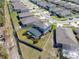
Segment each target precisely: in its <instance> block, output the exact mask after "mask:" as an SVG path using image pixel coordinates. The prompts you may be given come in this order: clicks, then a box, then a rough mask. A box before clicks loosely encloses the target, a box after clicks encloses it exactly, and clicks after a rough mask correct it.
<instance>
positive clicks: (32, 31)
mask: <svg viewBox="0 0 79 59" xmlns="http://www.w3.org/2000/svg"><path fill="white" fill-rule="evenodd" d="M29 32H30V33H31V34H32V35H33V36H35V37H38V38H39V37H40V36H41V32H40V31H38V30H37V29H34V28H31V29H30V30H29Z"/></svg>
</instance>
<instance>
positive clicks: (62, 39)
mask: <svg viewBox="0 0 79 59" xmlns="http://www.w3.org/2000/svg"><path fill="white" fill-rule="evenodd" d="M56 41H57V43H61V44H67V45H78V42H77V40H76V38H75V35H74V34H73V31H72V30H71V29H70V28H61V27H58V28H57V30H56Z"/></svg>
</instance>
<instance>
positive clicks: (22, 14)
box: [19, 12, 33, 17]
mask: <svg viewBox="0 0 79 59" xmlns="http://www.w3.org/2000/svg"><path fill="white" fill-rule="evenodd" d="M28 16H33V15H32V13H30V12H24V13H19V17H28Z"/></svg>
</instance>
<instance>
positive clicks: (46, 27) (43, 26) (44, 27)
mask: <svg viewBox="0 0 79 59" xmlns="http://www.w3.org/2000/svg"><path fill="white" fill-rule="evenodd" d="M32 24H33V27H34V28H37V29H38V30H40V32H41V33H42V34H46V33H47V32H49V31H51V24H49V23H47V22H41V21H40V22H34V23H32Z"/></svg>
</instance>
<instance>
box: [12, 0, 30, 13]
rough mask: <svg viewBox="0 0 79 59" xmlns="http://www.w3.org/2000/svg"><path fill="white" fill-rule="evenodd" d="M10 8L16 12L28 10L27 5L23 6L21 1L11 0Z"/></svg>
mask: <svg viewBox="0 0 79 59" xmlns="http://www.w3.org/2000/svg"><path fill="white" fill-rule="evenodd" d="M12 8H13V10H14V11H17V12H18V13H22V12H28V11H29V9H27V6H25V5H24V4H23V3H22V2H20V1H19V2H17V1H16V2H13V3H12Z"/></svg>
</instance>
